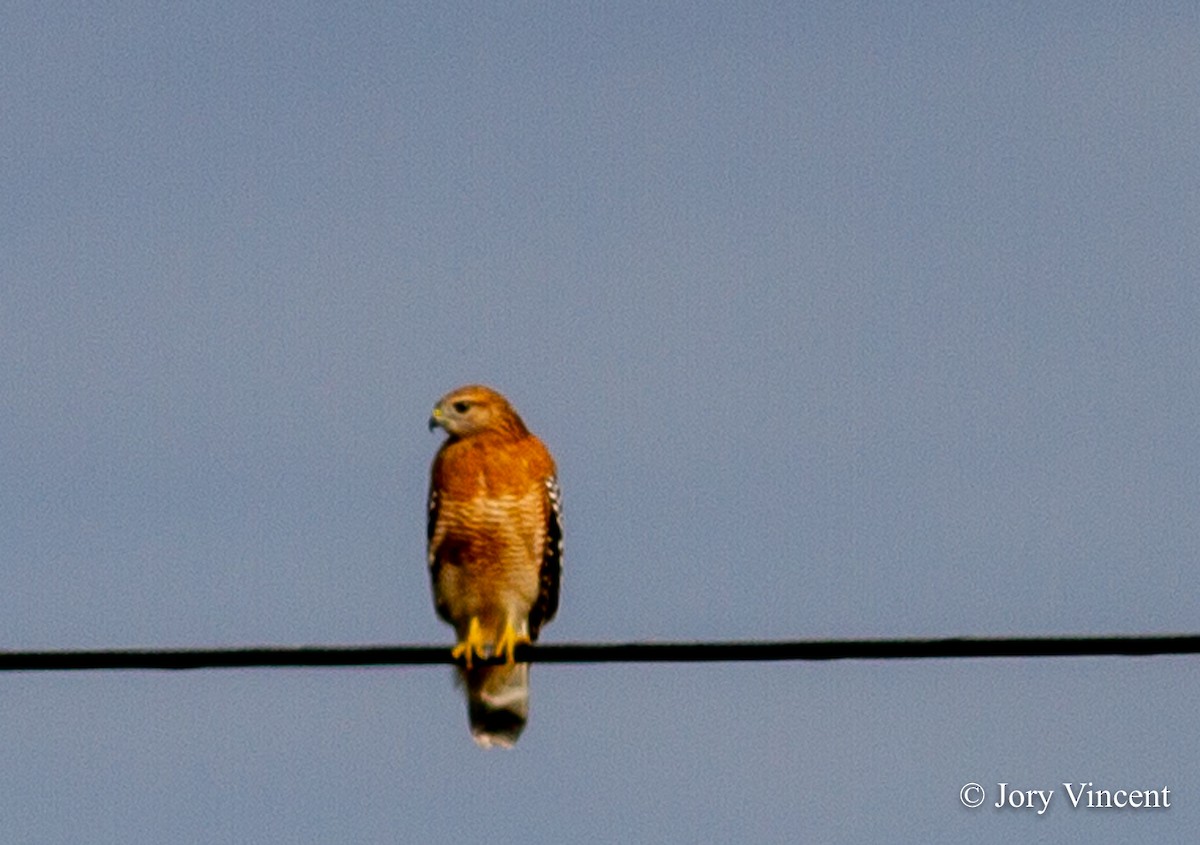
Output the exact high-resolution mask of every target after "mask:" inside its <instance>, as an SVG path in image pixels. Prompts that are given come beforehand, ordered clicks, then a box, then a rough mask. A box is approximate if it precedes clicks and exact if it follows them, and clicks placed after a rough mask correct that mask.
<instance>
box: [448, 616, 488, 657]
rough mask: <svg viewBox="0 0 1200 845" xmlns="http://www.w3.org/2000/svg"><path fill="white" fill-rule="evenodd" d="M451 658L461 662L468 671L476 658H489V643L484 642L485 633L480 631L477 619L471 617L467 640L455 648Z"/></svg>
mask: <svg viewBox="0 0 1200 845" xmlns="http://www.w3.org/2000/svg"><path fill="white" fill-rule="evenodd" d="M450 656H451V657H453V658H454V659H455V660H461V661H462V662H463V665H464V666H466V668H468V669H470V668H471V664H472V661H473V660H474V659H475V658H476V657H480V658H487V643H485V642H484V641H483V631H482V630H481V629H480V627H479V620H478V619H477V618H476V617H474V616H472V617H471V626H470V627H469V628H468V629H467V638H466V639H465V640H463V641H462V642H461V643H459V644H458V645H456V646H455V647H454V649H453V650H452V651H451V652H450Z"/></svg>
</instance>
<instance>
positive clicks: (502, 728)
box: [459, 663, 529, 748]
mask: <svg viewBox="0 0 1200 845" xmlns="http://www.w3.org/2000/svg"><path fill="white" fill-rule="evenodd" d="M459 677H460V678H461V679H462V681H463V684H464V685H465V686H466V688H467V717H468V718H469V719H470V722H471V736H472V738H473V739H474V740H475V742H476V743H478V745H479V747H481V748H493V747H498V748H512V746H513V743H515V742H516V741H517V737H519V736H520V735H521V731H522V730H524V729H525V722H526V720H528V718H529V664H528V663H513V664H510V665H503V666H477V667H475V668H473V669H464V670H460V672H459Z"/></svg>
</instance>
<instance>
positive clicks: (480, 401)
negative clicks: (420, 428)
mask: <svg viewBox="0 0 1200 845" xmlns="http://www.w3.org/2000/svg"><path fill="white" fill-rule="evenodd" d="M438 426H440V427H442V428H444V429H446V431H447V433H449V435H450V436H451V437H470V436H471V435H474V434H479V433H481V432H485V431H493V432H506V431H507V432H511V433H513V434H523V433H525V432H526V429H525V424H524V423H522V422H521V418H520V417H519V416H517V412H516V411H514V410H513V409H512V406H511V405H509V404H508V400H507V399H505V398H504V397H503V396H502V395H501V394H500V393H498V392H497V391H495V390H492V389H491V388H490V387H485V386H484V385H481V384H471V385H467V386H466V387H460V388H458V389H457V390H452V391H451V392H449V393H447V394H446V395H445V396H443V397H442V398H441V399H439V400H438V403H437V404H436V405H434V406H433V413H432V414H430V416H429V430H430V431H433V430H434V428H437V427H438Z"/></svg>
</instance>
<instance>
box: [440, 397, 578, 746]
mask: <svg viewBox="0 0 1200 845" xmlns="http://www.w3.org/2000/svg"><path fill="white" fill-rule="evenodd" d="M437 428H441V429H443V430H444V431H445V432H446V434H447V437H446V439H445V440H444V441H442V444H441V446H440V448H439V449H438V451H437V454H436V455H435V456H434V459H433V465H432V467H431V468H430V481H429V518H428V531H427V534H428V543H429V545H428V564H429V575H430V580H431V583H432V588H433V604H434V609H435V611H436V613H437V615H438V616H439V617H441V619H443V620H444V621H446V622H448V623H449V624H450V625H452V626H453V627H454V631H455V635H456V638H457V644H456V645H455V646H454V648H453V650H452V652H451V654H452V656H453V657H454V658H455V659H456V660H457V661H458V663H459V667H458V674H459V679H460V680H461V682H462V685H463V686H464V687H465V689H466V695H467V717H468V721H469V723H470V728H471V735H472V737H473V738H474V740H475V742H476V743H477V744H478V745H480V746H481V747H484V748H493V747H498V748H511V747H512V746H513V744H514V743H515V742H516V741H517V738H518V737H519V736H520V735H521V731H522V730H523V729H524V728H525V723H526V721H527V720H528V718H529V664H528V663H517V662H516V659H515V657H516V649H517V646H518V645H521V644H523V643H532V642H533V641H535V640H536V639H537V638H538V634H539V632H540V631H541V628H542V626H543V625H544V624H546V623H547V622H549V621H550V620H551V619H552V618H553V617H554V614H555V613H556V612H557V610H558V599H559V586H560V583H561V579H562V560H563V532H562V506H561V499H562V497H561V494H560V491H559V487H558V472H557V469H556V466H555V463H554V458H553V457H552V456H551V454H550V451H549V450H548V449H547V448H546V446H545V445H544V444H543V443H542V441H541V440H539V439H538V438H537V437H535V436H534V435H533V434H532V433H531V432H530V431H529V429H528V428H526V426H525V423H524V422H523V421H522V420H521V417H520V416H519V415H518V414H517V412H516V410H514V408H513V406H512V405H511V404H509V401H508V400H507V399H506V398H504V396H503V395H502V394H500V393H499V392H498V391H496V390H494V389H493V388H490V387H486V386H484V385H480V384H472V385H467V386H465V387H460V388H458V389H456V390H452V391H451V392H449V393H447V394H446V395H445V396H443V397H442V398H441V399H439V400H438V402H437V404H436V405H434V407H433V412H432V414H431V416H430V418H429V429H430V431H433V430H435V429H437ZM489 657H502V658H503V660H504V662H503V663H500V664H497V663H490V664H485V665H476V661H477V660H482V659H486V658H489Z"/></svg>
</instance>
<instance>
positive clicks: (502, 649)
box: [496, 622, 533, 666]
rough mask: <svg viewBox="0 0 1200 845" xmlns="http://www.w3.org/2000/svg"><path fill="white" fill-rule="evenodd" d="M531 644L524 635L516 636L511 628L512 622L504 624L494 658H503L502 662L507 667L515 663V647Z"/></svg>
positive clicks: (514, 630) (515, 632)
mask: <svg viewBox="0 0 1200 845" xmlns="http://www.w3.org/2000/svg"><path fill="white" fill-rule="evenodd" d="M531 642H533V641H532V640H531V639H529V637H528V636H526V635H525V634H518V633H517V631H516V629H515V628H513V624H512V622H506V623H505V624H504V633H503V634H501V635H500V642H498V643H496V656H497V657H501V656H502V657H503V658H504V662H505V663H507V664H508V665H509V666H511V665H512V664H514V663H516V662H517V646H519V645H522V644H525V645H528V644H529V643H531Z"/></svg>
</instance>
